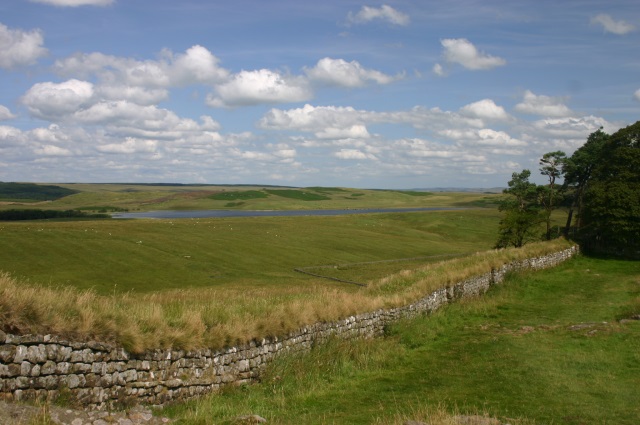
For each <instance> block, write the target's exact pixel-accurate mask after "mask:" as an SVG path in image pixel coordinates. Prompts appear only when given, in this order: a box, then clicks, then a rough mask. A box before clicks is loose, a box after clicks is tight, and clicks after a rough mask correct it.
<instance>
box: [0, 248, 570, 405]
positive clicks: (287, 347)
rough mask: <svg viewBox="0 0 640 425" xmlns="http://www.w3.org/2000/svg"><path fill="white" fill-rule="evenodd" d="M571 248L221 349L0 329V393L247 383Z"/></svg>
mask: <svg viewBox="0 0 640 425" xmlns="http://www.w3.org/2000/svg"><path fill="white" fill-rule="evenodd" d="M576 252H577V247H573V248H569V249H567V250H564V251H561V252H557V253H554V254H550V255H546V256H543V257H538V258H531V259H527V260H523V261H519V262H513V263H510V264H507V265H504V266H503V267H501V268H500V269H497V270H492V271H491V272H489V273H485V274H483V275H480V276H476V277H474V278H472V279H468V280H465V281H464V282H459V283H457V284H455V285H452V286H450V287H446V288H442V289H439V290H436V291H434V292H432V293H431V294H429V295H427V296H425V297H424V298H422V299H420V300H418V301H416V302H415V303H412V304H410V305H407V306H404V307H399V308H394V309H389V310H379V311H375V312H371V313H366V314H360V315H357V316H351V317H348V318H345V319H343V320H339V321H336V322H331V323H316V324H314V325H311V326H306V327H304V328H302V329H299V330H297V331H295V332H292V333H291V334H289V335H286V336H284V337H282V338H269V339H263V340H261V341H252V342H251V343H249V344H247V345H244V346H239V347H231V348H228V349H225V350H219V351H214V350H208V349H202V350H196V351H183V350H156V351H149V352H146V353H143V354H138V355H135V354H132V353H128V352H127V351H125V350H124V349H122V348H121V347H117V346H113V345H108V344H103V343H99V342H73V341H68V340H65V339H62V338H58V337H56V336H53V335H21V336H18V335H10V334H5V333H3V332H2V331H0V399H4V400H7V401H14V400H15V401H20V400H55V399H60V398H63V399H64V398H71V399H73V400H74V401H76V402H78V403H80V404H82V405H83V406H86V407H90V408H97V409H103V408H114V407H126V406H127V405H130V404H138V403H144V404H150V405H161V404H165V403H167V402H170V401H174V400H184V399H188V398H191V397H195V396H198V395H202V394H205V393H211V392H215V391H217V390H218V389H219V388H220V387H221V386H223V385H230V384H236V385H237V384H243V383H248V382H251V381H253V380H255V379H256V378H258V377H259V376H260V373H261V371H262V370H263V368H264V367H265V366H266V364H267V363H269V361H271V360H272V359H273V358H274V356H276V355H280V354H282V353H287V352H298V351H304V350H309V349H310V348H311V346H312V345H313V344H317V343H321V342H322V341H323V340H326V339H327V338H330V337H334V336H337V337H340V338H371V337H376V336H380V335H382V333H383V332H384V328H385V326H386V325H387V324H389V323H391V322H393V321H397V320H399V319H401V318H410V317H413V316H416V315H418V314H424V313H429V312H432V311H435V310H437V309H438V308H440V307H441V306H442V305H444V304H446V303H448V302H451V301H454V300H456V299H459V298H463V297H469V296H476V295H480V294H482V293H484V292H485V291H487V289H489V287H490V286H491V285H494V284H498V283H500V282H502V281H503V279H504V276H505V274H506V273H508V272H509V271H514V270H523V269H533V270H537V269H543V268H548V267H553V266H555V265H557V264H559V263H561V262H563V261H565V260H566V259H568V258H570V257H572V256H573V255H574V254H575V253H576Z"/></svg>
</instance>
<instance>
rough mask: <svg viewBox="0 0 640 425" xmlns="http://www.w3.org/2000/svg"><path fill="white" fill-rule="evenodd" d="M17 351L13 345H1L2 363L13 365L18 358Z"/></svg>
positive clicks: (0, 355) (0, 358)
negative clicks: (16, 357)
mask: <svg viewBox="0 0 640 425" xmlns="http://www.w3.org/2000/svg"><path fill="white" fill-rule="evenodd" d="M16 349H17V348H16V346H15V345H13V344H4V345H0V363H4V364H7V363H12V362H13V359H14V358H15V356H16Z"/></svg>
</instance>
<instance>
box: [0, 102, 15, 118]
mask: <svg viewBox="0 0 640 425" xmlns="http://www.w3.org/2000/svg"><path fill="white" fill-rule="evenodd" d="M15 117H16V116H15V115H14V114H12V113H11V111H10V110H9V108H7V107H6V106H4V105H0V121H5V120H10V119H13V118H15Z"/></svg>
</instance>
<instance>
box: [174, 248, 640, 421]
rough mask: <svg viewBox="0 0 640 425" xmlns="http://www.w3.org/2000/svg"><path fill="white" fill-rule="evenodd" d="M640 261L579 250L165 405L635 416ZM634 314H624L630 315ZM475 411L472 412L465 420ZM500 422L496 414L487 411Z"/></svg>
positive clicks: (314, 415) (428, 415)
mask: <svg viewBox="0 0 640 425" xmlns="http://www.w3.org/2000/svg"><path fill="white" fill-rule="evenodd" d="M639 299H640V264H639V263H638V262H625V261H616V260H601V259H594V258H587V257H578V258H576V259H574V260H571V261H569V262H567V263H565V264H563V265H561V266H559V267H556V268H554V269H551V270H548V271H543V272H537V273H535V274H524V275H514V276H511V277H510V279H509V280H508V281H507V282H506V283H505V284H504V285H501V286H500V287H497V288H494V289H492V290H491V291H490V292H489V293H488V294H486V295H485V296H483V297H482V298H479V299H475V300H468V301H463V302H460V303H457V304H452V305H449V306H447V307H445V308H443V309H441V310H439V311H438V312H436V313H435V314H433V315H431V316H429V317H424V318H418V319H415V320H412V321H406V322H401V323H398V324H396V325H394V326H393V327H392V329H390V331H389V333H388V335H387V337H386V338H384V339H378V340H365V341H357V342H353V341H350V342H341V341H333V342H332V343H330V344H328V345H323V346H320V347H316V348H314V349H313V350H312V351H311V352H309V353H306V354H303V355H299V356H285V357H282V358H280V359H279V360H278V361H277V362H276V363H274V364H272V365H271V366H270V367H269V368H268V370H267V373H266V374H265V375H264V376H263V381H262V382H261V383H260V384H257V385H253V386H246V387H239V388H229V389H227V390H225V391H223V392H222V393H221V394H218V395H214V396H210V397H205V398H202V399H200V400H197V401H192V402H188V403H185V404H183V405H179V406H174V407H171V408H168V409H166V410H165V412H164V413H165V414H169V415H170V416H173V417H174V418H175V419H177V423H178V424H185V425H186V424H188V425H205V424H207V425H208V424H214V423H215V424H227V423H233V420H234V418H236V417H238V416H241V415H248V414H257V415H260V416H262V417H264V418H266V419H267V420H268V423H272V424H299V423H304V424H394V425H395V424H404V423H407V421H409V420H412V421H420V422H424V423H429V424H438V425H441V424H453V423H460V422H459V421H458V422H456V416H457V415H479V416H484V417H493V418H497V419H498V420H499V421H500V422H501V423H510V424H513V425H517V424H520V425H524V424H570V425H579V424H617V425H632V424H633V425H635V424H637V423H638V422H637V419H638V418H639V417H640V405H639V404H638V400H640V321H638V320H628V318H629V317H631V316H630V315H632V314H634V312H635V311H637V310H636V308H637V305H638V300H639ZM623 317H625V319H622V320H619V319H621V318H623ZM463 423H465V422H463ZM488 423H490V422H488Z"/></svg>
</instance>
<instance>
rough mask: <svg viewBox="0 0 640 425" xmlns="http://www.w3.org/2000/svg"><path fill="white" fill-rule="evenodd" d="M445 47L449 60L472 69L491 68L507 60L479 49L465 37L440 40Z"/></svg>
mask: <svg viewBox="0 0 640 425" xmlns="http://www.w3.org/2000/svg"><path fill="white" fill-rule="evenodd" d="M440 43H441V44H442V47H444V53H443V55H444V58H445V60H446V61H447V62H450V63H457V64H459V65H462V66H463V67H465V68H467V69H470V70H474V71H476V70H482V69H491V68H495V67H498V66H502V65H505V64H506V63H507V61H506V60H504V59H502V58H499V57H497V56H491V55H488V54H486V53H483V52H481V51H479V50H478V49H477V48H476V46H474V45H473V43H471V42H470V41H469V40H467V39H465V38H446V39H444V40H440Z"/></svg>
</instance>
